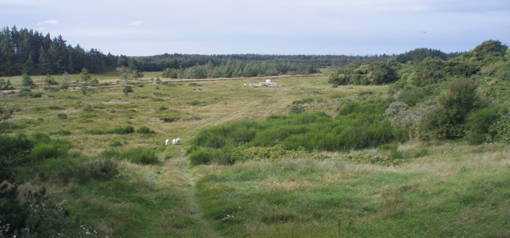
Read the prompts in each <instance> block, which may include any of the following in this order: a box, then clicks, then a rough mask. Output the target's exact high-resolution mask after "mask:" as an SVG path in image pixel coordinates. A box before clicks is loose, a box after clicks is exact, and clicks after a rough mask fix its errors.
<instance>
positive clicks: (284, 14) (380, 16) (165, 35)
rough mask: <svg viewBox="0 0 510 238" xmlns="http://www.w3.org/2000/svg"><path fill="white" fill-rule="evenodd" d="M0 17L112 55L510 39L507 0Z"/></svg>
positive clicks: (27, 5) (341, 1)
mask: <svg viewBox="0 0 510 238" xmlns="http://www.w3.org/2000/svg"><path fill="white" fill-rule="evenodd" d="M0 22H1V24H2V27H12V26H13V25H16V26H17V27H18V28H29V29H34V30H38V31H39V32H43V33H44V34H46V33H50V35H51V36H52V37H55V36H58V35H62V36H63V38H64V39H65V40H67V43H68V44H71V45H73V46H75V45H76V44H80V45H81V46H82V47H83V48H85V49H87V50H89V49H90V48H97V49H99V50H101V51H102V52H103V53H108V52H111V53H112V54H114V55H120V54H124V55H128V56H149V55H156V54H163V53H193V54H235V53H243V54H244V53H257V54H317V55H323V54H346V55H366V54H383V53H386V54H399V53H403V52H405V51H409V50H412V49H416V48H433V49H439V50H442V51H445V52H456V51H467V50H471V49H473V48H474V47H476V46H477V45H479V44H481V43H482V42H483V41H486V40H490V39H493V40H500V41H501V42H503V43H504V44H506V45H508V43H509V42H510V1H509V0H423V1H418V0H416V1H411V0H348V1H345V0H258V1H254V0H251V1H245V0H236V1H234V0H180V1H175V0H145V1H143V0H142V1H140V0H139V1H132V0H122V1H120V0H88V1H81V0H74V1H63V0H45V1H40V0H0Z"/></svg>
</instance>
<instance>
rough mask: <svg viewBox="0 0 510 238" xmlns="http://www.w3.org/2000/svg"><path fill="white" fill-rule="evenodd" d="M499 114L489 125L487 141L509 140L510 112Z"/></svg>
mask: <svg viewBox="0 0 510 238" xmlns="http://www.w3.org/2000/svg"><path fill="white" fill-rule="evenodd" d="M505 111H506V112H505V113H504V114H503V115H501V116H500V117H499V118H498V119H496V121H495V122H493V123H492V125H490V126H489V131H488V135H487V141H488V142H496V141H506V142H510V140H509V139H510V112H509V111H507V110H505Z"/></svg>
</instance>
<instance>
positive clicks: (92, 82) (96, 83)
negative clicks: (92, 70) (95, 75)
mask: <svg viewBox="0 0 510 238" xmlns="http://www.w3.org/2000/svg"><path fill="white" fill-rule="evenodd" d="M90 85H92V86H97V85H99V80H97V79H92V81H90Z"/></svg>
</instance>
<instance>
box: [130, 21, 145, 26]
mask: <svg viewBox="0 0 510 238" xmlns="http://www.w3.org/2000/svg"><path fill="white" fill-rule="evenodd" d="M140 24H142V22H141V21H132V22H129V23H128V24H127V25H128V26H138V25H140Z"/></svg>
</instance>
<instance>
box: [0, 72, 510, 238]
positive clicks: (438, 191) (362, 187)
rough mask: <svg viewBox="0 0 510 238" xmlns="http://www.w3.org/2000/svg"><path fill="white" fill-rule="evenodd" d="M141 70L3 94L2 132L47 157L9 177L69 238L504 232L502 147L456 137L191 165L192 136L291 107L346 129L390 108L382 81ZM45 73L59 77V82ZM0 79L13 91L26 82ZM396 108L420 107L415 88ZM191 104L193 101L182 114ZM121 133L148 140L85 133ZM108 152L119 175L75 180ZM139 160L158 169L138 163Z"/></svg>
mask: <svg viewBox="0 0 510 238" xmlns="http://www.w3.org/2000/svg"><path fill="white" fill-rule="evenodd" d="M144 74H145V76H144V78H143V79H141V80H137V81H136V82H135V81H133V80H132V81H130V82H129V83H142V84H143V85H144V86H143V87H136V88H134V92H133V93H129V95H127V96H126V95H124V94H123V93H122V89H123V87H124V85H125V81H123V80H120V79H119V76H115V74H114V73H109V74H108V73H107V74H102V75H92V79H94V78H97V79H98V80H99V85H101V86H93V87H92V86H87V95H83V94H81V93H80V86H81V85H79V84H76V83H75V80H76V79H77V78H79V75H71V81H72V82H74V83H72V84H71V85H70V87H69V88H68V89H66V90H65V89H61V90H59V91H51V90H48V91H45V90H44V89H43V85H44V84H43V80H44V78H45V77H46V76H34V77H32V78H33V79H34V82H35V83H36V84H38V85H39V87H38V88H35V89H32V93H37V92H41V93H42V94H41V97H40V98H31V97H29V96H19V95H18V93H17V91H16V93H14V94H8V93H7V92H9V91H10V90H8V91H4V92H3V94H2V95H0V100H1V101H2V102H5V103H7V104H9V105H13V106H16V108H17V110H16V111H15V112H14V114H13V117H12V118H11V119H9V120H8V121H7V122H8V123H9V128H8V133H10V134H11V135H15V134H17V133H24V134H26V135H27V136H28V137H29V138H30V137H31V136H32V135H38V134H36V132H42V133H45V134H48V135H50V136H49V138H51V140H49V141H48V140H47V139H45V138H46V137H44V136H41V135H38V140H41V141H46V142H45V143H40V145H37V146H38V149H37V150H36V151H35V152H34V154H33V155H32V157H31V158H33V159H34V160H35V159H36V158H42V157H44V159H40V160H38V161H39V162H38V163H33V164H32V165H30V166H18V167H17V168H16V172H17V174H18V176H19V179H22V180H23V182H24V184H23V186H24V187H23V188H24V189H29V188H33V189H38V188H41V187H43V186H44V187H46V188H47V190H48V191H47V194H51V196H52V198H55V199H56V200H57V201H62V200H63V199H66V200H67V201H68V205H67V209H69V211H70V216H69V217H68V218H67V219H68V223H66V224H69V226H68V227H67V228H66V229H67V234H69V236H73V237H80V236H84V234H82V233H81V232H82V231H81V229H80V228H79V226H80V225H84V226H86V227H88V228H94V229H96V230H97V231H98V232H99V234H100V237H104V236H105V235H109V236H110V237H392V236H393V237H462V236H464V237H506V236H509V235H510V234H509V233H508V230H510V229H509V228H510V227H509V224H508V223H507V222H506V221H508V220H509V216H508V209H509V208H510V207H509V205H510V204H509V201H510V199H509V197H510V190H509V189H508V188H509V187H510V186H509V185H510V184H509V183H510V175H509V174H510V173H509V164H510V163H509V162H508V158H510V154H509V152H508V145H507V144H502V143H501V144H500V143H497V144H482V145H479V146H472V145H468V144H467V142H465V141H462V140H458V141H430V142H415V141H410V142H407V143H405V144H396V145H394V144H389V145H388V144H384V145H380V146H377V144H374V145H372V146H368V147H359V148H365V149H363V150H351V149H349V148H345V151H344V152H336V151H335V150H332V151H331V152H325V151H320V150H316V149H315V148H311V149H309V152H307V153H306V156H300V155H299V156H290V155H289V156H288V157H285V156H284V158H279V159H277V160H270V159H265V160H264V161H262V159H258V160H247V161H246V162H239V163H236V164H234V165H218V164H215V163H212V164H209V165H198V166H195V167H192V166H191V161H190V159H189V157H187V156H186V153H185V151H186V150H187V149H188V148H189V146H190V145H191V143H190V141H193V140H195V139H196V138H198V137H199V136H198V135H199V134H200V132H201V131H202V130H203V129H205V128H214V127H216V126H223V127H228V126H229V125H238V124H242V123H247V122H245V121H246V120H250V121H252V122H253V123H264V122H265V121H266V119H267V118H268V117H270V116H271V115H275V116H273V117H277V118H280V117H281V118H284V117H285V118H288V117H287V116H284V115H288V113H289V111H290V109H291V107H292V104H293V102H296V103H295V104H299V105H300V106H303V109H304V113H313V112H323V113H325V114H321V115H325V116H326V115H327V116H328V117H330V118H331V120H334V121H336V120H340V121H341V120H346V119H345V118H348V117H349V116H350V115H351V116H352V114H353V112H354V114H356V113H358V112H363V111H365V110H372V109H370V108H369V107H362V106H359V105H358V104H357V103H359V102H368V103H371V104H377V103H378V102H385V101H387V100H388V99H389V97H390V96H389V95H388V94H387V92H388V89H389V86H339V87H337V88H332V87H331V85H329V84H327V80H328V79H327V77H324V76H307V77H281V78H275V79H274V80H275V81H278V83H279V84H280V83H281V84H283V86H282V87H258V88H253V87H249V86H244V84H248V83H249V82H258V81H260V79H244V78H242V79H232V80H218V81H199V80H167V79H164V80H163V81H166V82H169V83H167V85H171V86H168V87H167V86H163V85H159V89H156V87H158V86H157V85H155V84H153V82H152V81H150V78H151V77H153V78H154V79H155V78H156V76H157V75H158V74H160V72H151V73H146V72H145V73H144ZM53 77H54V78H55V80H56V81H57V82H59V83H60V82H61V81H62V77H61V76H60V75H54V76H53ZM9 79H10V80H11V82H12V84H13V86H14V87H15V88H16V90H17V89H19V84H20V82H21V77H9ZM117 81H118V82H117ZM175 81H183V82H175ZM105 83H108V84H105ZM190 83H191V85H190ZM194 83H195V84H194ZM196 84H199V85H200V86H194V85H196ZM199 88H200V89H201V90H198V89H199ZM363 92H371V93H363ZM404 96H405V95H404ZM394 98H397V95H396V96H394ZM409 98H410V99H409ZM403 99H406V100H418V99H416V97H415V96H413V94H412V93H409V95H407V96H406V98H403ZM195 101H196V102H199V104H197V105H190V104H194V103H192V102H195ZM190 102H191V103H190ZM298 102H299V103H298ZM357 105H358V106H357ZM413 105H414V104H413ZM162 108H164V109H165V110H161V109H162ZM378 109H380V110H382V111H384V108H383V106H381V108H378ZM339 114H340V115H341V116H338V115H339ZM64 115H65V117H64ZM39 118H40V119H39ZM342 118H344V119H342ZM41 119H42V120H41ZM165 119H166V122H165ZM378 119H380V120H382V118H378ZM240 121H243V122H240ZM127 126H129V127H132V128H134V129H135V131H137V132H138V130H139V129H140V128H144V127H146V128H149V130H148V132H151V131H154V133H152V132H151V133H149V134H145V133H114V134H109V133H107V134H105V133H93V134H90V133H87V132H89V131H101V132H106V131H109V130H112V129H113V128H119V127H122V128H125V127H127ZM112 131H113V130H112ZM119 131H120V130H119ZM141 132H147V129H142V130H141ZM174 138H181V141H182V145H170V146H165V145H164V141H165V140H166V139H170V140H172V139H174ZM69 143H71V145H69ZM384 143H386V142H384ZM260 145H265V144H260ZM62 148H64V149H62ZM137 148H140V149H137ZM112 149H115V150H117V151H119V153H122V152H124V153H125V156H124V157H122V156H120V157H117V158H116V159H114V160H115V161H116V163H118V166H119V167H118V168H119V174H118V175H116V176H115V178H114V179H95V178H93V177H92V179H90V178H89V177H86V176H85V178H87V181H82V182H80V179H79V178H80V177H79V176H82V175H80V174H75V173H73V171H78V170H79V169H80V168H82V169H83V168H85V169H86V168H95V167H94V166H95V165H93V164H91V163H93V162H94V161H99V160H101V159H105V158H104V157H108V156H111V155H112V154H113V155H117V154H116V153H112V154H110V155H106V153H105V154H103V155H104V156H102V155H101V153H102V152H103V151H105V150H108V151H110V150H112ZM243 149H244V148H243ZM63 150H65V152H64V151H63ZM149 151H150V152H149ZM261 151H262V150H261ZM248 152H250V151H248ZM251 152H253V153H255V152H257V153H262V152H260V151H255V152H254V151H251ZM135 154H136V155H139V156H135ZM315 154H317V155H320V156H318V157H316V156H312V155H315ZM344 154H352V155H353V156H355V157H356V158H362V156H371V157H374V156H376V155H382V154H384V155H392V156H398V158H401V159H402V160H403V161H405V163H402V164H400V165H398V166H393V165H391V166H388V165H376V164H371V163H370V161H364V160H360V161H350V160H346V159H344V157H343V155H344ZM131 155H132V156H131ZM146 155H147V156H146ZM330 156H331V157H330ZM55 157H56V158H55ZM137 158H138V159H137ZM144 158H149V160H147V161H152V162H154V163H152V162H151V163H148V164H144V163H143V161H145V160H143V159H144ZM156 160H157V162H156ZM87 166H88V167H87ZM98 166H99V165H98ZM66 168H67V169H66ZM64 172H65V173H64ZM66 176H68V177H69V179H67V180H66V179H64V178H66ZM53 192H54V194H53ZM338 218H341V220H338ZM350 218H353V220H352V221H351V220H350ZM352 226H354V227H352Z"/></svg>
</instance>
